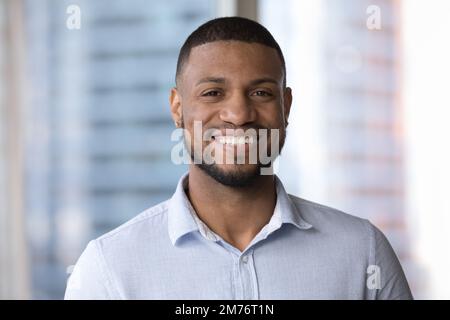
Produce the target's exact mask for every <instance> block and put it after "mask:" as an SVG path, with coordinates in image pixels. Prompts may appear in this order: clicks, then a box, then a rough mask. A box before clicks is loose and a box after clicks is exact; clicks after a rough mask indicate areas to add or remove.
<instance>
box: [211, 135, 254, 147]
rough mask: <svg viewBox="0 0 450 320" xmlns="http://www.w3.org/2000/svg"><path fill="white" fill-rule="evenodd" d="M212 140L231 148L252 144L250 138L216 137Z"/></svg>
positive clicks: (251, 138)
mask: <svg viewBox="0 0 450 320" xmlns="http://www.w3.org/2000/svg"><path fill="white" fill-rule="evenodd" d="M213 138H214V140H215V141H217V142H218V143H220V144H226V145H231V146H235V145H243V144H251V143H253V137H252V136H216V137H213Z"/></svg>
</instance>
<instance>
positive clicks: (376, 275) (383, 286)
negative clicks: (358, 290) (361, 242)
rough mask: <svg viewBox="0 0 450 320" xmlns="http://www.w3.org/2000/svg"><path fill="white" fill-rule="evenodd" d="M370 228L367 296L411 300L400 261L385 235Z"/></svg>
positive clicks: (373, 227) (372, 226) (375, 228)
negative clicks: (370, 255)
mask: <svg viewBox="0 0 450 320" xmlns="http://www.w3.org/2000/svg"><path fill="white" fill-rule="evenodd" d="M370 226H371V229H372V243H373V245H372V251H373V252H372V254H373V256H372V259H371V260H372V262H373V264H371V265H370V266H369V268H368V270H367V273H368V278H367V288H368V290H369V296H371V298H372V299H377V300H412V299H413V296H412V294H411V290H410V288H409V285H408V281H407V280H406V277H405V274H404V272H403V269H402V267H401V265H400V262H399V260H398V258H397V256H396V254H395V252H394V250H393V249H392V247H391V245H390V243H389V241H388V240H387V239H386V237H385V235H384V234H383V233H382V232H381V231H380V230H379V229H378V228H377V227H375V226H374V225H372V224H370Z"/></svg>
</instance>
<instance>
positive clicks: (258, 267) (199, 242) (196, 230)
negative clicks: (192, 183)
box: [65, 174, 412, 299]
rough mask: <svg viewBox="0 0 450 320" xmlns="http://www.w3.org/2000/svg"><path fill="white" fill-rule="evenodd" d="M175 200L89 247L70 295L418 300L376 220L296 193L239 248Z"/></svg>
mask: <svg viewBox="0 0 450 320" xmlns="http://www.w3.org/2000/svg"><path fill="white" fill-rule="evenodd" d="M187 183H188V175H187V174H186V175H184V176H183V177H182V178H181V179H180V182H179V183H178V186H177V189H176V192H175V194H174V195H173V197H172V198H171V199H170V200H167V201H165V202H163V203H160V204H158V205H156V206H154V207H152V208H150V209H148V210H146V211H144V212H143V213H141V214H139V215H138V216H136V217H135V218H133V219H132V220H130V221H128V222H127V223H125V224H124V225H122V226H120V227H118V228H117V229H115V230H113V231H111V232H109V233H107V234H105V235H103V236H101V237H100V238H98V239H96V240H93V241H91V242H90V243H89V244H88V246H87V248H86V249H85V251H84V252H83V254H82V255H81V257H80V258H79V260H78V262H77V264H76V265H75V267H74V270H73V273H72V275H71V277H70V279H69V281H68V285H67V289H66V294H65V298H66V299H411V298H412V296H411V292H410V290H409V287H408V283H407V281H406V278H405V276H404V273H403V271H402V268H401V266H400V263H399V261H398V259H397V257H396V255H395V253H394V251H393V250H392V248H391V246H390V245H389V243H388V241H387V240H386V238H385V237H384V235H383V234H382V233H381V231H379V230H378V229H377V228H376V227H374V226H373V225H372V224H371V223H370V222H369V221H368V220H365V219H361V218H357V217H354V216H351V215H348V214H345V213H343V212H340V211H338V210H335V209H331V208H328V207H325V206H322V205H319V204H316V203H313V202H310V201H306V200H303V199H300V198H297V197H294V196H291V195H288V194H287V193H286V191H285V190H284V188H283V185H282V183H281V181H280V180H279V179H278V178H277V177H276V190H277V202H276V206H275V210H274V213H273V215H272V217H271V219H270V221H269V223H268V224H267V225H266V226H264V227H263V228H262V229H261V231H260V232H259V233H258V234H257V235H256V236H255V238H254V239H253V240H252V241H251V243H250V244H249V245H248V246H247V248H246V249H245V250H244V251H243V252H241V251H239V250H238V249H236V248H235V247H233V246H232V245H230V244H229V243H227V242H226V241H224V240H223V239H222V238H221V237H220V236H218V235H217V234H215V233H214V232H213V231H212V230H210V229H209V228H208V227H207V226H206V225H205V224H204V223H203V222H202V221H201V220H200V219H199V218H198V216H197V215H196V213H195V211H194V209H193V208H192V206H191V204H190V202H189V199H188V198H187V196H186V193H185V191H184V190H185V188H186V186H187Z"/></svg>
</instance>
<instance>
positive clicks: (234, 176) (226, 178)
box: [184, 130, 286, 188]
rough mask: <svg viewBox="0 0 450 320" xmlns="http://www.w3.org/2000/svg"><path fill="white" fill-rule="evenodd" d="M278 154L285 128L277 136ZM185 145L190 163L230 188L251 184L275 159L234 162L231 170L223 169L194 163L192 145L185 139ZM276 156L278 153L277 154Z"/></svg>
mask: <svg viewBox="0 0 450 320" xmlns="http://www.w3.org/2000/svg"><path fill="white" fill-rule="evenodd" d="M279 139H280V140H279V146H280V147H279V154H281V150H282V149H283V146H284V142H285V139H286V130H282V134H281V136H280V138H279ZM184 141H185V146H186V149H187V150H188V151H189V155H190V157H191V160H192V163H194V165H196V166H197V167H198V168H200V169H201V170H202V171H203V172H204V173H206V174H207V175H208V176H210V177H211V178H213V179H214V180H216V181H217V182H219V183H220V184H222V185H225V186H228V187H232V188H244V187H248V186H251V185H253V184H254V183H256V182H257V181H258V179H257V178H258V177H259V176H260V175H261V174H260V172H261V169H262V168H269V167H271V166H272V163H273V161H275V158H276V157H275V158H274V159H272V160H271V161H270V162H269V163H267V164H262V163H261V162H260V161H257V163H256V164H254V165H251V166H250V165H244V164H234V165H233V166H234V169H233V170H224V169H223V168H221V167H220V166H219V165H217V164H215V163H212V164H208V163H204V161H202V162H201V163H195V161H194V159H195V156H194V150H193V147H192V146H190V147H188V146H187V143H186V139H185V140H184ZM277 156H278V155H277Z"/></svg>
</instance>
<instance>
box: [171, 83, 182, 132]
mask: <svg viewBox="0 0 450 320" xmlns="http://www.w3.org/2000/svg"><path fill="white" fill-rule="evenodd" d="M169 102H170V113H171V114H172V119H173V121H174V122H175V126H176V127H181V124H182V121H183V108H182V106H181V97H180V93H179V92H178V89H177V88H175V87H174V88H172V89H171V90H170V97H169Z"/></svg>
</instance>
